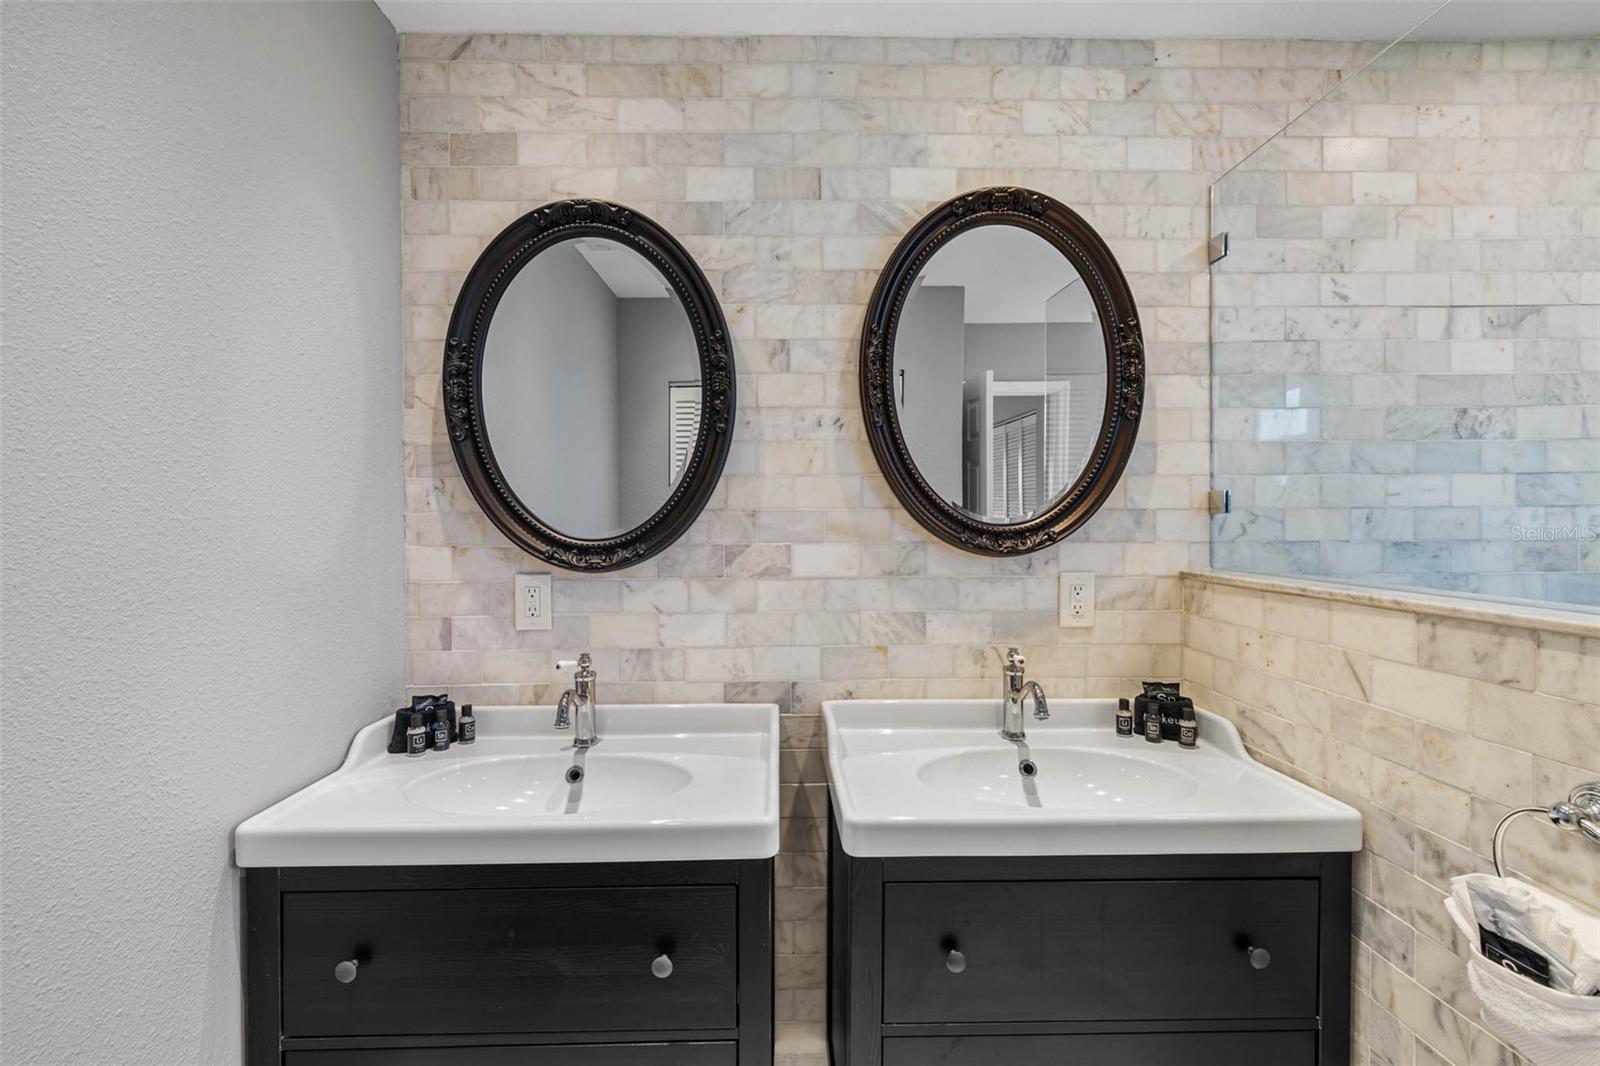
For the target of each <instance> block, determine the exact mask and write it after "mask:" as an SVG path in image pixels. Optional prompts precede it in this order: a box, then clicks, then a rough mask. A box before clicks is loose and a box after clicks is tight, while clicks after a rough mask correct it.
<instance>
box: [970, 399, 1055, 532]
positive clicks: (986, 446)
mask: <svg viewBox="0 0 1600 1066" xmlns="http://www.w3.org/2000/svg"><path fill="white" fill-rule="evenodd" d="M1071 393H1072V382H1070V381H1049V380H1044V381H996V380H995V379H994V371H993V370H985V371H984V372H983V400H982V403H983V410H982V415H983V418H982V420H981V421H980V423H979V426H978V432H979V434H980V439H981V443H982V447H983V463H982V464H981V465H980V466H979V468H978V477H979V479H980V482H979V485H980V488H979V493H978V496H979V498H981V499H983V500H984V501H985V502H986V503H987V505H988V506H987V507H986V508H985V511H984V513H985V514H988V515H994V514H1001V513H1004V510H1005V504H1004V503H1003V502H1002V503H1001V506H1000V510H999V511H996V510H995V501H994V483H993V478H992V477H991V476H990V471H992V470H993V469H994V401H995V399H996V397H1002V396H1027V397H1034V396H1037V397H1042V398H1043V399H1044V401H1045V419H1044V429H1043V437H1044V439H1043V440H1041V441H1040V442H1039V447H1040V450H1041V451H1042V452H1043V453H1044V458H1045V471H1044V479H1043V480H1044V484H1043V485H1042V486H1041V487H1040V490H1039V494H1040V496H1041V497H1045V496H1046V494H1048V493H1052V492H1059V491H1060V490H1059V489H1055V488H1052V486H1054V485H1055V484H1056V483H1057V482H1058V481H1059V480H1060V471H1059V470H1058V469H1057V467H1058V466H1059V465H1064V462H1065V457H1064V456H1056V455H1055V454H1054V450H1053V449H1052V448H1051V441H1052V440H1055V441H1059V442H1062V443H1063V444H1064V443H1065V442H1066V440H1067V439H1068V438H1067V430H1068V426H1067V420H1068V418H1069V417H1070V412H1071V405H1070V404H1069V402H1068V401H1069V400H1070V399H1071ZM1054 411H1059V412H1060V417H1059V418H1058V419H1056V420H1055V421H1056V424H1058V425H1059V426H1060V429H1059V430H1057V431H1056V433H1055V435H1054V437H1052V435H1051V432H1050V429H1051V422H1052V419H1051V415H1052V413H1053V412H1054ZM1052 475H1054V476H1052ZM1052 498H1053V497H1052Z"/></svg>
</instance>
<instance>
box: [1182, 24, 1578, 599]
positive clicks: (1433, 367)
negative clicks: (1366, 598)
mask: <svg viewBox="0 0 1600 1066" xmlns="http://www.w3.org/2000/svg"><path fill="white" fill-rule="evenodd" d="M1597 135H1600V40H1595V39H1574V40H1558V41H1543V40H1518V41H1488V42H1449V43H1416V42H1408V43H1405V44H1402V45H1399V46H1397V47H1396V48H1394V49H1393V50H1391V51H1389V52H1388V53H1386V54H1385V55H1384V56H1383V57H1382V58H1381V59H1379V60H1378V61H1377V62H1376V63H1374V64H1372V66H1371V67H1369V68H1368V69H1366V70H1364V71H1362V72H1361V73H1360V74H1359V75H1357V76H1356V77H1354V78H1351V79H1349V80H1347V81H1346V82H1344V83H1343V84H1342V85H1341V86H1340V87H1339V89H1338V90H1337V91H1336V92H1334V93H1333V94H1331V95H1330V96H1329V97H1328V98H1327V99H1326V100H1323V101H1322V102H1320V103H1318V104H1317V106H1316V107H1314V108H1312V109H1311V110H1310V111H1308V112H1307V113H1306V114H1305V115H1304V116H1302V117H1301V118H1300V119H1298V120H1297V121H1296V122H1295V123H1293V124H1292V125H1291V126H1290V127H1289V130H1288V131H1287V135H1286V136H1284V137H1281V138H1279V139H1277V140H1275V141H1274V142H1273V143H1272V144H1271V145H1269V146H1268V147H1267V148H1266V149H1264V150H1263V151H1261V152H1258V153H1257V154H1256V155H1255V156H1253V157H1251V158H1250V159H1249V160H1248V161H1247V162H1246V163H1245V164H1244V165H1243V166H1241V167H1239V168H1238V169H1237V170H1235V171H1234V172H1233V173H1231V174H1229V175H1228V176H1227V177H1225V178H1224V179H1223V180H1222V181H1221V182H1219V183H1218V186H1217V198H1218V210H1217V215H1216V218H1215V220H1214V223H1213V225H1214V227H1215V228H1216V229H1219V230H1226V231H1228V233H1229V235H1230V237H1231V248H1232V251H1231V252H1230V254H1229V255H1228V257H1227V258H1226V259H1224V260H1223V261H1222V262H1221V263H1219V264H1218V266H1217V274H1216V277H1215V278H1214V279H1213V294H1214V297H1215V308H1214V312H1213V314H1214V319H1213V327H1214V337H1215V340H1216V342H1217V343H1216V346H1215V349H1214V357H1215V367H1214V369H1215V372H1216V375H1217V376H1216V380H1215V397H1216V406H1217V410H1216V416H1215V419H1214V421H1213V432H1214V433H1215V435H1216V445H1215V451H1216V454H1215V465H1216V477H1217V485H1218V487H1220V488H1228V489H1231V490H1232V492H1233V497H1234V504H1235V509H1234V512H1233V513H1232V514H1230V515H1227V516H1225V517H1220V518H1218V519H1217V544H1216V550H1215V552H1214V554H1213V557H1212V562H1213V564H1214V565H1216V566H1218V567H1222V568H1229V569H1246V570H1254V571H1268V572H1273V573H1291V574H1310V575H1326V576H1330V577H1338V578H1343V579H1348V580H1355V581H1363V582H1371V583H1378V584H1390V585H1413V586H1416V585H1420V586H1426V587H1431V588H1441V589H1452V590H1459V591H1465V592H1474V593H1484V594H1487V595H1493V596H1515V597H1524V598H1530V599H1544V600H1552V601H1560V602H1564V603H1573V604H1584V605H1587V606H1589V607H1596V606H1600V474H1597V473H1596V469H1597V466H1600V461H1597V457H1600V406H1597V405H1600V180H1597V179H1596V176H1595V174H1596V169H1597V168H1600V147H1597V146H1600V140H1597V139H1596V138H1597Z"/></svg>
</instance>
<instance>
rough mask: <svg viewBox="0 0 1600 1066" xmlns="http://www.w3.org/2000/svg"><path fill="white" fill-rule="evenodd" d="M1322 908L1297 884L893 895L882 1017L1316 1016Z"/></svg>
mask: <svg viewBox="0 0 1600 1066" xmlns="http://www.w3.org/2000/svg"><path fill="white" fill-rule="evenodd" d="M1317 902H1318V885H1317V882H1316V881H1315V880H1311V879H1293V878H1284V879H1251V880H1192V881H1191V880H1179V881H1154V880H1151V881H967V882H946V883H913V884H904V883H889V884H885V885H884V886H883V940H884V949H883V965H884V981H883V1020H884V1021H885V1022H886V1023H895V1022H912V1023H915V1022H1025V1021H1038V1022H1045V1021H1110V1020H1129V1021H1150V1020H1182V1019H1213V1018H1238V1019H1251V1018H1313V1017H1315V1016H1316V1014H1317V1009H1318V1007H1317V928H1318V921H1317V919H1318V913H1317ZM1250 946H1254V947H1256V948H1264V949H1266V950H1267V952H1269V953H1270V956H1271V958H1270V962H1269V964H1268V965H1267V966H1266V968H1264V969H1256V968H1255V967H1254V966H1253V965H1252V961H1251V958H1250V957H1249V955H1248V954H1247V953H1246V950H1245V949H1246V948H1247V947H1250ZM952 950H954V951H958V952H960V953H961V956H962V957H963V958H964V961H965V968H964V969H962V970H961V972H952V969H953V968H958V967H959V963H954V960H952V959H951V958H950V956H949V952H950V951H952ZM1257 961H1262V960H1261V959H1260V958H1259V957H1258V959H1257ZM953 963H954V965H953ZM951 1061H960V1062H965V1061H967V1060H965V1059H953V1060H951ZM972 1061H988V1060H972Z"/></svg>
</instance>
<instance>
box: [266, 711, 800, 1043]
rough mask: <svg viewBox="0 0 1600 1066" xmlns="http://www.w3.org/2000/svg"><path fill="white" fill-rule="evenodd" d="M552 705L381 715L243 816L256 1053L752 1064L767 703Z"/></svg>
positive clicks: (760, 977)
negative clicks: (589, 727)
mask: <svg viewBox="0 0 1600 1066" xmlns="http://www.w3.org/2000/svg"><path fill="white" fill-rule="evenodd" d="M553 714H554V711H553V709H552V708H493V707H488V708H478V710H477V717H478V721H479V725H478V730H479V733H478V736H479V739H478V740H477V742H476V743H475V744H472V745H470V746H461V745H456V746H454V747H452V748H451V749H450V750H449V751H444V752H429V753H428V754H427V755H425V756H423V757H421V758H407V757H406V756H404V755H391V754H389V753H388V752H387V751H386V750H385V748H386V744H387V740H388V735H389V729H390V723H389V722H388V721H383V722H378V723H375V724H374V725H372V726H369V727H367V728H366V729H364V730H362V731H361V733H360V734H358V735H357V737H356V740H355V742H354V744H353V745H352V748H351V751H350V754H349V756H348V758H347V759H346V760H345V763H344V765H343V766H342V767H341V768H340V769H339V770H338V771H337V772H335V773H334V774H332V775H330V776H329V777H327V778H324V779H323V780H322V781H319V782H317V783H316V784H313V785H311V786H310V787H309V788H307V789H305V790H303V791H302V792H300V793H297V794H296V795H294V796H291V797H289V798H288V799H286V800H284V801H283V802H282V803H279V804H278V805H276V806H274V807H272V808H270V809H269V810H267V811H264V812H263V813H262V814H260V815H257V816H256V817H255V818H252V819H250V820H249V821H247V822H245V823H244V824H243V825H242V826H240V828H239V830H238V833H237V839H236V850H237V856H238V862H239V865H240V866H242V867H244V868H245V952H246V989H245V994H246V1018H247V1036H246V1049H247V1050H246V1054H247V1061H248V1062H249V1063H251V1064H252V1066H261V1064H266V1063H274V1064H282V1066H369V1064H376V1063H383V1064H386V1066H388V1064H395V1063H402V1064H405V1066H413V1064H415V1066H433V1064H441V1066H442V1064H450V1066H459V1064H469V1066H473V1064H502V1063H505V1064H509V1063H516V1064H518V1066H524V1064H532V1066H544V1064H549V1066H623V1064H627V1066H770V1064H771V1062H772V1013H773V998H772V997H773V979H772V857H773V855H775V854H776V852H777V845H778V817H777V735H778V723H777V708H776V707H773V706H771V705H702V706H652V707H642V706H623V705H615V706H613V705H608V706H606V707H605V708H604V710H603V713H602V732H601V737H600V742H599V743H598V744H597V745H596V746H594V747H590V748H587V749H579V748H574V747H573V746H572V745H571V744H570V736H571V734H565V733H559V732H555V731H554V730H553V726H552V716H553ZM668 730H670V732H668ZM575 769H579V770H581V771H582V773H581V775H578V776H580V778H581V779H580V780H577V781H573V780H572V777H573V771H574V770H575Z"/></svg>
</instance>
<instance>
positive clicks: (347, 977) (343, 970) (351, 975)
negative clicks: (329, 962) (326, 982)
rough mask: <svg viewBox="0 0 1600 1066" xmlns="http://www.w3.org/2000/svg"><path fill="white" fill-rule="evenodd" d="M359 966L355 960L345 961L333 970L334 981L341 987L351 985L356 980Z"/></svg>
mask: <svg viewBox="0 0 1600 1066" xmlns="http://www.w3.org/2000/svg"><path fill="white" fill-rule="evenodd" d="M357 965H358V964H357V962H356V960H355V959H345V960H344V961H343V962H341V963H339V965H337V966H335V967H334V968H333V979H334V980H335V981H338V982H339V983H340V984H341V985H347V984H349V983H350V982H351V981H354V980H355V979H356V966H357Z"/></svg>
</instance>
